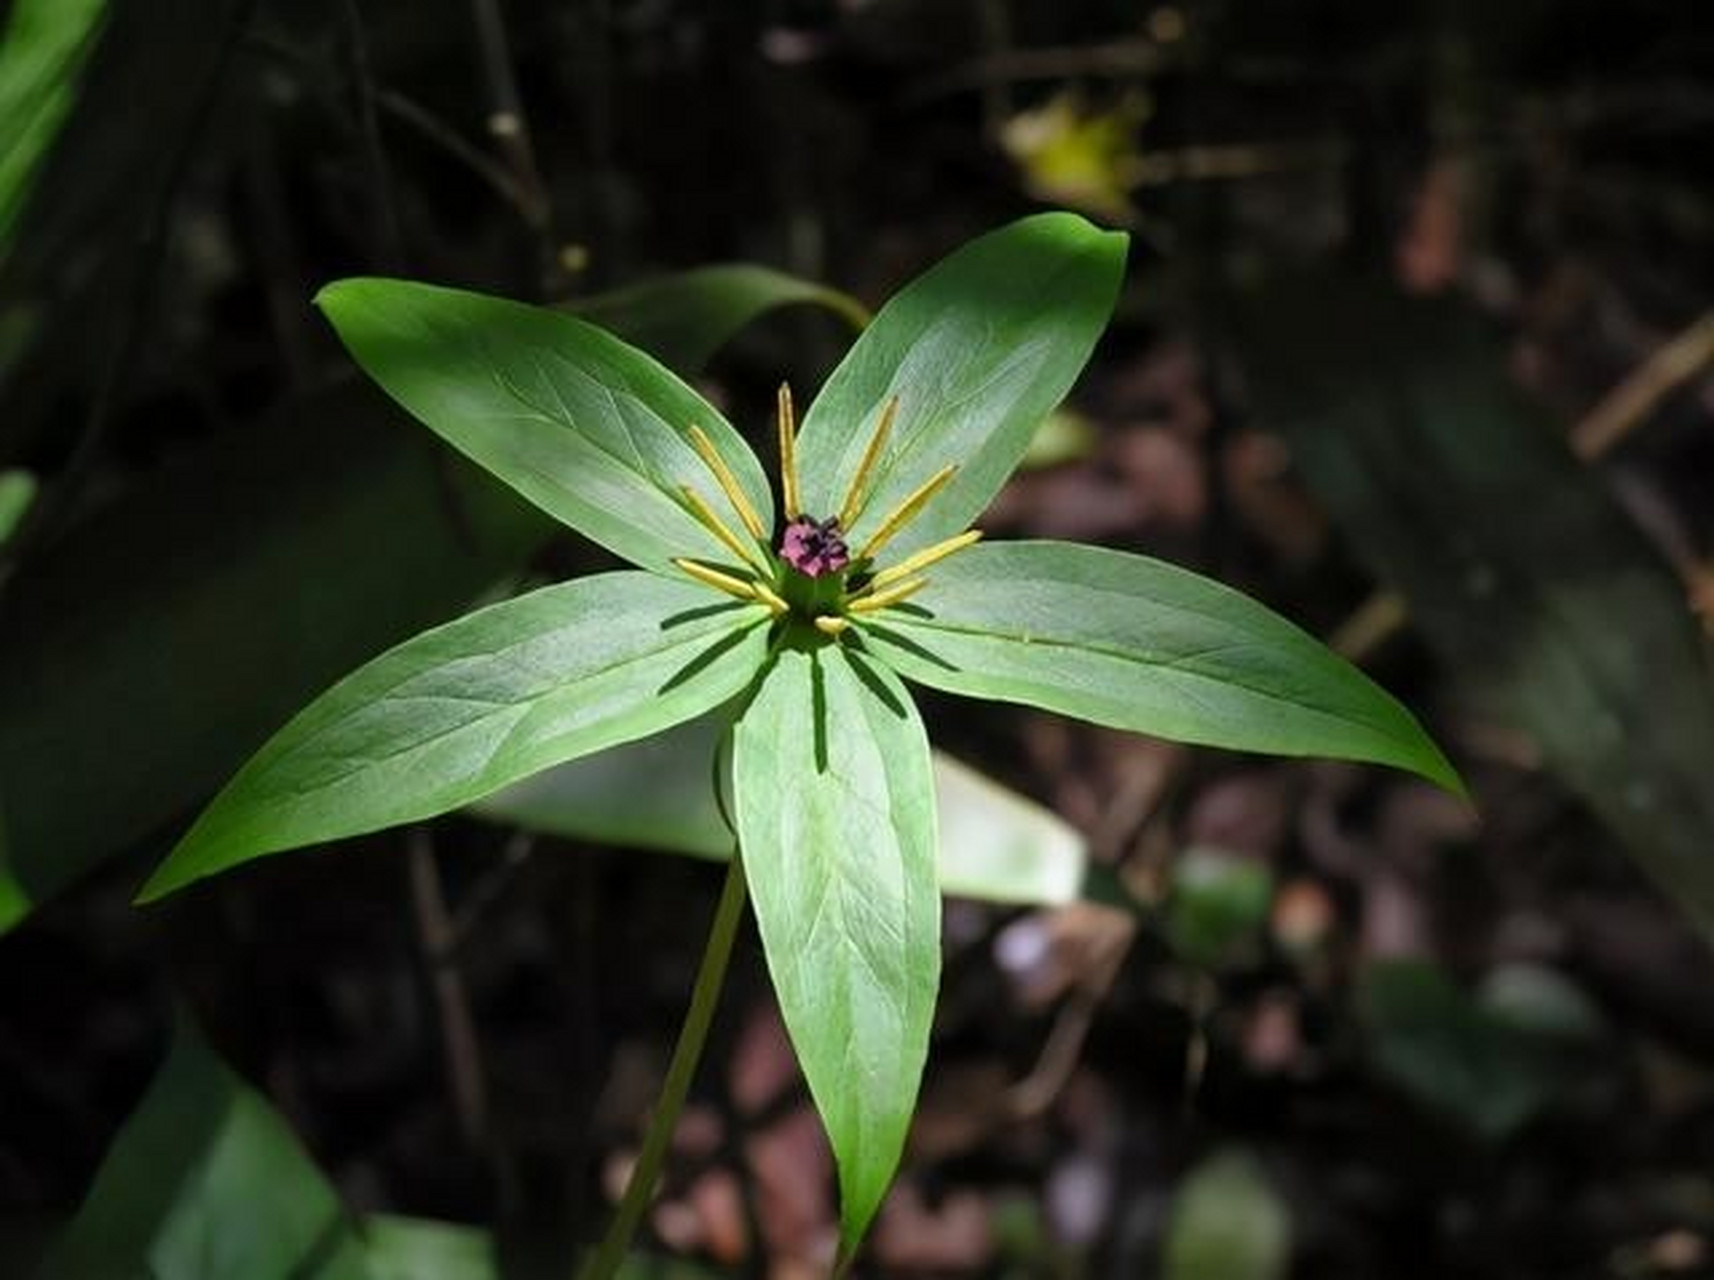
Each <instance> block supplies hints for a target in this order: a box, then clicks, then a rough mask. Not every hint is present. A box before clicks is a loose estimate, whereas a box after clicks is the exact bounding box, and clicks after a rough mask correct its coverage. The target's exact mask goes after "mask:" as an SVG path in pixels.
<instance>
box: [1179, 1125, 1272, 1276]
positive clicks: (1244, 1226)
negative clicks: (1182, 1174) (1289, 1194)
mask: <svg viewBox="0 0 1714 1280" xmlns="http://www.w3.org/2000/svg"><path fill="white" fill-rule="evenodd" d="M1290 1265H1291V1213H1290V1210H1289V1209H1288V1208H1287V1206H1286V1203H1285V1201H1284V1200H1283V1199H1281V1197H1280V1194H1279V1192H1277V1191H1275V1190H1274V1188H1273V1184H1272V1183H1270V1182H1269V1181H1268V1177H1267V1174H1266V1173H1264V1172H1263V1170H1262V1167H1261V1165H1260V1164H1259V1163H1258V1162H1257V1161H1256V1159H1255V1157H1254V1156H1252V1155H1250V1154H1249V1153H1248V1152H1246V1151H1223V1152H1219V1153H1217V1154H1215V1155H1213V1156H1210V1157H1209V1158H1208V1159H1207V1160H1205V1161H1203V1162H1202V1163H1201V1164H1199V1165H1198V1166H1197V1167H1196V1168H1195V1169H1194V1170H1193V1171H1192V1172H1191V1174H1190V1176H1189V1177H1187V1178H1186V1179H1185V1180H1184V1183H1183V1185H1182V1186H1180V1187H1179V1190H1178V1195H1177V1196H1175V1197H1174V1198H1173V1203H1172V1212H1171V1216H1170V1217H1169V1218H1168V1220H1167V1227H1166V1245H1165V1250H1164V1256H1163V1258H1162V1264H1161V1275H1162V1276H1163V1277H1164V1280H1281V1277H1283V1276H1284V1275H1285V1274H1286V1271H1287V1269H1288V1268H1289V1267H1290Z"/></svg>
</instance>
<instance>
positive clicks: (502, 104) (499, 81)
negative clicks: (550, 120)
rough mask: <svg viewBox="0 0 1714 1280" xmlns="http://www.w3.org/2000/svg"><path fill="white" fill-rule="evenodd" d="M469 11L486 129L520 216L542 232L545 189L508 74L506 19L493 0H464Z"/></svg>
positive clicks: (513, 81)
mask: <svg viewBox="0 0 1714 1280" xmlns="http://www.w3.org/2000/svg"><path fill="white" fill-rule="evenodd" d="M470 12H471V16H472V17H473V18H474V19H475V21H476V42H477V48H478V51H479V52H480V54H481V58H482V78H483V80H484V81H486V83H487V85H488V98H489V104H490V107H489V112H488V132H489V133H490V134H491V135H493V138H494V141H495V142H496V143H497V144H498V145H499V147H500V152H501V154H502V155H503V156H505V158H506V163H507V164H508V165H509V166H510V167H511V170H512V177H513V180H514V182H515V183H516V185H517V187H518V190H519V191H520V192H521V193H522V194H523V196H524V200H525V204H524V209H525V220H526V221H527V222H529V224H530V226H532V227H534V228H535V229H536V230H537V231H546V229H547V225H548V198H547V191H546V189H545V188H544V187H543V185H542V176H541V170H540V169H538V168H537V167H536V151H535V145H534V143H532V142H531V140H530V123H529V120H528V118H527V117H526V116H525V115H524V104H523V100H522V99H521V98H519V96H518V82H517V80H516V78H515V77H514V76H513V75H512V49H511V42H510V40H508V39H507V36H506V20H505V18H504V17H503V16H502V15H501V13H500V4H499V0H470Z"/></svg>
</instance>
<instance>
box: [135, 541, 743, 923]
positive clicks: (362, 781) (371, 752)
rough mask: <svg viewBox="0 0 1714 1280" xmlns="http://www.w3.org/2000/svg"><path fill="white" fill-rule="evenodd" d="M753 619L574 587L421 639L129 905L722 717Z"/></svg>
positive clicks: (334, 697)
mask: <svg viewBox="0 0 1714 1280" xmlns="http://www.w3.org/2000/svg"><path fill="white" fill-rule="evenodd" d="M767 617H768V615H767V612H766V610H764V609H763V608H762V607H761V606H759V605H742V604H738V603H736V602H724V601H723V598H722V597H720V596H717V595H715V594H714V593H712V592H710V591H708V590H707V589H706V588H703V587H700V586H697V585H695V584H693V583H687V582H678V581H673V580H671V579H667V578H661V577H656V576H654V575H652V574H644V573H635V572H629V571H627V572H620V573H608V574H599V575H596V576H594V577H588V578H579V579H576V580H574V581H572V582H566V583H561V584H558V585H556V586H552V587H545V588H543V589H542V590H540V591H535V592H531V593H530V594H529V595H525V596H520V597H518V598H517V599H515V600H508V601H505V602H503V603H501V604H496V605H492V606H490V607H489V608H486V609H482V610H479V611H477V612H475V613H472V614H468V615H466V616H465V617H463V618H460V619H458V620H457V621H456V622H452V623H448V624H447V625H446V626H443V627H437V628H435V629H433V630H430V631H425V632H423V633H422V634H421V635H419V636H416V637H415V638H414V639H411V640H408V641H406V642H405V643H404V644H402V645H399V646H398V647H397V648H395V649H392V650H389V651H388V652H387V653H384V654H382V655H381V656H380V657H378V658H376V659H375V660H374V661H372V662H370V663H368V664H367V665H366V666H363V667H361V668H359V669H358V670H357V671H356V672H354V673H353V674H352V675H350V676H347V677H346V678H345V679H344V680H342V681H340V682H339V683H338V684H336V685H334V686H333V688H332V689H330V690H328V691H327V692H326V693H324V694H323V695H322V696H321V697H319V698H317V699H316V700H315V701H314V702H312V703H311V704H310V705H309V706H308V707H306V708H305V709H304V710H303V711H302V712H300V713H299V714H298V715H297V716H296V717H295V718H294V719H293V720H292V721H291V722H290V723H288V724H287V725H286V727H285V728H283V729H281V730H280V732H279V733H277V734H276V735H275V736H274V737H273V738H272V739H271V740H270V741H269V742H268V743H267V744H266V745H265V746H264V747H263V748H262V749H261V750H260V751H259V752H257V754H256V755H255V756H254V757H253V758H252V759H251V760H250V762H249V763H248V764H246V765H245V766H244V768H243V769H242V770H240V771H239V773H238V775H237V776H236V777H235V778H233V779H232V781H231V782H230V783H228V784H227V786H226V788H225V789H224V790H223V791H222V792H221V793H220V794H219V795H218V796H216V797H215V799H214V801H213V803H211V804H210V805H209V807H208V808H207V810H205V811H204V812H203V815H202V817H201V818H199V819H198V820H197V823H196V825H195V826H194V827H192V828H191V830H190V832H189V834H187V835H186V836H185V838H184V839H183V840H182V841H181V842H180V843H179V846H178V847H177V848H176V849H174V850H173V853H172V855H171V857H170V858H169V859H168V860H167V862H166V863H165V864H164V865H163V866H162V867H161V868H160V869H159V870H158V871H157V872H156V873H155V875H154V877H153V878H152V879H151V880H150V881H149V883H148V885H147V886H146V887H145V889H144V891H143V897H144V898H145V899H148V898H154V897H158V896H160V895H162V894H164V893H167V892H169V891H170V890H172V889H176V888H178V887H180V886H182V885H184V884H187V883H189V882H190V881H192V880H196V879H199V878H201V877H203V876H206V875H210V874H212V873H214V872H216V871H221V870H224V869H225V868H227V867H230V866H233V865H235V864H237V863H240V862H245V861H248V860H249V859H251V858H257V857H260V856H262V855H263V854H268V853H274V852H278V851H279V850H282V849H291V848H296V847H298V846H300V845H306V844H314V843H318V842H321V841H324V840H333V839H337V838H340V837H343V836H350V835H357V834H360V833H362V832H367V831H376V830H379V829H381V828H383V827H389V826H393V825H395V824H397V823H401V822H411V821H416V820H419V819H422V818H427V817H432V816H433V815H435V814H439V813H445V812H446V811H447V810H449V809H454V808H457V807H458V806H460V805H463V804H467V803H469V802H470V801H472V800H475V799H477V798H479V797H481V796H484V795H486V794H488V793H489V792H491V791H494V790H497V789H498V788H500V787H502V786H505V785H506V784H507V783H509V782H514V781H516V780H517V779H519V778H521V777H524V776H526V775H528V774H530V773H533V772H535V771H536V770H538V769H542V768H546V767H547V766H549V765H553V764H558V763H560V762H562V761H565V760H570V759H574V758H575V757H577V756H580V755H584V754H585V753H587V752H592V751H599V750H601V749H602V748H604V747H610V746H615V745H617V744H619V743H622V742H629V741H631V740H633V739H635V738H640V737H643V736H645V735H647V734H650V733H654V732H656V731H658V730H660V729H664V728H666V727H668V726H670V725H674V724H677V723H679V722H680V721H683V720H688V719H690V718H691V717H692V716H696V715H700V714H701V713H702V712H704V711H707V710H709V709H711V708H712V707H715V706H717V705H719V704H720V703H721V702H724V701H726V700H727V699H728V698H731V697H733V696H734V695H736V694H737V693H738V692H739V691H740V690H742V689H743V688H744V687H745V685H746V684H748V683H749V681H750V680H751V679H752V678H753V677H754V675H755V674H756V672H757V671H758V670H759V668H760V667H761V664H762V662H763V659H764V655H765V646H766V636H767V627H766V626H765V625H763V624H764V622H765V621H766V619H767Z"/></svg>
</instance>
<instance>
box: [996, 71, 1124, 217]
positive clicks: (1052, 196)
mask: <svg viewBox="0 0 1714 1280" xmlns="http://www.w3.org/2000/svg"><path fill="white" fill-rule="evenodd" d="M1149 114H1150V105H1149V101H1148V99H1147V97H1146V96H1144V95H1143V94H1141V93H1135V92H1133V93H1127V94H1125V95H1124V96H1123V97H1122V98H1120V99H1119V100H1118V102H1117V103H1115V104H1114V105H1112V106H1111V107H1108V108H1106V109H1105V110H1096V109H1093V108H1091V107H1090V105H1089V104H1088V103H1087V102H1086V101H1084V99H1083V96H1082V95H1081V94H1079V93H1076V92H1073V91H1066V92H1062V93H1058V94H1055V95H1054V96H1053V97H1052V98H1050V99H1048V101H1047V102H1046V103H1044V104H1043V105H1042V106H1040V107H1037V108H1035V109H1033V110H1030V111H1020V112H1018V113H1017V114H1016V115H1014V116H1013V117H1012V118H1011V119H1010V120H1008V121H1006V123H1005V125H1004V127H1003V128H1002V129H1001V131H1000V145H1001V146H1002V147H1004V148H1005V151H1006V154H1007V155H1008V156H1010V157H1011V159H1012V161H1013V163H1015V164H1016V165H1017V166H1018V169H1019V171H1020V173H1021V174H1022V176H1023V179H1024V185H1025V187H1026V188H1027V189H1028V191H1029V193H1030V194H1031V195H1033V196H1035V197H1036V198H1037V199H1038V200H1042V201H1044V202H1046V203H1048V204H1056V205H1062V206H1066V207H1069V208H1073V209H1079V210H1082V211H1083V212H1085V213H1092V214H1095V215H1096V216H1098V217H1101V218H1106V219H1109V220H1113V221H1128V220H1129V219H1130V218H1131V217H1133V216H1134V214H1135V212H1136V210H1135V209H1134V208H1133V207H1132V205H1131V192H1132V191H1133V190H1135V189H1136V187H1137V185H1138V183H1139V182H1140V181H1141V178H1142V173H1143V155H1142V148H1141V146H1140V145H1139V142H1138V133H1139V131H1140V130H1141V128H1142V125H1143V122H1144V121H1145V120H1147V119H1148V117H1149Z"/></svg>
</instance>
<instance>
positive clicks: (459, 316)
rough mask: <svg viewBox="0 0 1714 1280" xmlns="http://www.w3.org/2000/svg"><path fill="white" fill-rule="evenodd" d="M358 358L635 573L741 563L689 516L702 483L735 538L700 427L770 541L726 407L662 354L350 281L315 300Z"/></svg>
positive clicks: (734, 517)
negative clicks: (698, 445) (698, 437)
mask: <svg viewBox="0 0 1714 1280" xmlns="http://www.w3.org/2000/svg"><path fill="white" fill-rule="evenodd" d="M316 303H317V305H318V306H320V307H321V309H322V310H323V311H324V312H325V313H326V314H327V317H328V319H329V320H330V321H332V323H333V326H334V328H335V329H337V330H338V331H339V336H340V337H341V338H342V339H343V340H344V342H345V345H346V346H347V347H348V348H349V349H350V351H351V354H352V356H353V357H355V358H356V360H357V362H358V363H359V364H360V365H362V366H363V368H364V370H365V371H366V372H367V373H368V374H369V376H370V377H372V378H374V379H375V381H376V382H378V383H380V384H381V386H382V387H383V388H384V389H385V390H386V391H387V393H388V394H389V395H391V396H392V397H393V398H394V399H395V400H397V401H398V402H399V403H400V404H402V405H403V406H404V407H405V408H406V409H408V410H410V411H411V413H413V414H414V415H416V417H417V418H418V419H420V420H421V421H422V422H423V423H424V424H425V425H426V426H428V427H429V428H430V429H431V430H433V431H435V432H436V433H437V434H439V435H440V436H442V437H443V438H445V439H446V440H447V441H448V442H449V443H451V444H452V445H454V446H455V447H456V448H458V449H459V450H461V451H462V452H464V453H465V454H467V455H469V456H470V457H471V458H472V459H474V460H475V461H476V462H478V463H480V464H481V465H482V466H484V467H486V468H488V470H490V471H492V472H493V473H494V474H495V475H496V476H498V477H499V478H500V479H502V480H504V481H505V482H506V483H507V484H509V485H511V486H512V487H513V488H514V489H516V490H517V491H518V492H519V493H521V494H523V495H524V496H525V497H526V498H528V499H529V500H530V501H531V502H534V503H535V504H536V505H537V506H539V507H541V508H542V509H543V510H544V511H546V512H547V513H548V514H549V515H552V516H554V517H555V518H557V519H559V520H561V521H563V522H564V523H566V524H568V525H570V526H571V527H572V528H573V529H576V530H577V531H578V532H579V533H581V534H583V535H584V536H585V537H587V538H590V539H591V540H593V541H595V542H598V543H600V544H601V545H602V546H604V547H606V548H607V549H608V550H610V551H612V552H613V553H614V554H616V555H619V556H623V557H624V558H625V559H627V560H629V561H631V562H632V563H633V564H636V565H639V566H641V567H642V568H644V569H651V570H655V571H657V572H663V571H665V572H671V571H672V570H671V569H670V563H671V561H672V559H673V558H674V557H675V556H690V557H695V558H707V559H712V560H716V561H721V562H730V561H731V559H732V554H731V553H730V552H729V551H727V550H726V549H725V548H724V547H723V546H722V545H721V544H720V542H719V541H718V540H716V539H715V538H714V536H713V535H712V534H710V533H709V532H708V530H707V529H705V528H703V526H702V525H701V524H700V523H699V522H698V521H697V520H696V519H695V518H694V517H693V516H692V515H691V514H690V512H689V511H688V509H687V508H686V507H685V505H684V501H683V497H682V494H681V492H680V490H681V486H684V485H690V486H691V487H693V488H694V489H696V491H697V492H698V493H700V494H701V495H702V496H703V497H704V498H706V499H707V500H708V501H709V503H710V504H711V505H712V506H713V507H714V509H715V511H716V512H717V513H718V514H719V515H720V516H721V517H722V518H723V519H725V520H726V522H727V524H728V525H729V526H730V527H731V528H732V529H733V530H734V531H736V532H738V533H740V534H742V532H743V525H742V523H741V521H740V519H739V515H738V512H737V511H736V510H735V509H734V508H733V505H732V503H731V502H729V501H728V500H727V499H726V497H725V495H724V494H722V493H721V491H720V489H719V487H718V486H717V484H716V482H715V480H714V477H713V476H712V475H711V474H710V473H709V470H708V468H707V466H705V465H704V463H703V461H702V459H701V458H699V457H698V456H697V454H696V451H695V449H693V448H692V447H691V444H690V440H689V438H688V437H687V435H686V432H687V430H688V428H690V427H692V426H697V427H701V428H702V430H703V431H705V432H707V433H708V435H709V437H710V438H711V439H712V441H713V442H714V445H715V448H716V449H717V451H718V452H719V453H720V455H721V456H722V457H723V458H724V459H725V460H726V463H727V465H728V466H729V467H731V469H732V471H733V473H734V475H735V477H736V479H737V482H738V485H739V488H740V489H741V490H742V491H743V493H744V496H745V497H747V498H748V499H749V502H750V506H751V507H752V508H753V509H754V511H755V512H756V514H757V516H758V517H759V518H760V520H761V523H762V526H763V529H764V536H771V533H772V529H773V499H772V497H771V496H770V494H769V490H768V482H767V477H766V476H765V475H764V473H763V471H762V467H761V464H760V463H759V462H757V460H756V456H755V454H754V453H753V452H751V450H750V447H749V446H748V445H746V444H745V443H744V441H743V439H742V437H740V436H739V435H738V433H737V432H736V431H734V430H733V429H732V427H731V426H730V425H729V424H728V423H727V422H726V420H725V419H724V418H723V417H721V415H720V413H719V411H718V410H716V409H715V408H714V407H713V406H712V405H710V404H709V403H708V402H707V401H706V400H704V399H703V398H702V397H701V396H700V395H698V394H697V393H696V392H695V391H693V390H692V389H691V388H690V387H688V386H687V385H685V383H684V382H682V381H681V380H680V379H679V378H678V377H677V376H675V375H674V374H673V373H671V372H669V371H668V370H667V369H665V368H664V367H662V366H661V365H660V364H659V363H657V362H656V361H655V359H654V358H653V357H652V356H649V355H647V354H646V353H644V352H642V351H639V350H638V349H637V348H635V347H632V346H629V345H627V344H626V343H624V342H622V341H620V340H619V339H618V338H615V337H614V336H613V335H612V334H610V333H607V332H606V331H605V330H602V329H598V328H596V327H595V326H594V325H591V324H587V323H585V322H584V321H581V320H576V319H573V318H572V317H570V316H567V315H562V314H560V313H558V312H555V311H549V310H546V309H544V308H541V307H530V306H525V305H524V304H522V303H518V302H508V301H506V300H504V299H501V298H490V297H487V296H485V295H483V294H478V293H467V292H464V291H463V290H459V289H443V288H439V287H437V286H434V285H426V284H416V283H413V282H410V281H405V280H374V279H358V280H341V281H339V282H337V283H335V284H331V285H329V286H327V288H325V289H323V290H322V291H321V293H320V294H318V295H317V296H316Z"/></svg>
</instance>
